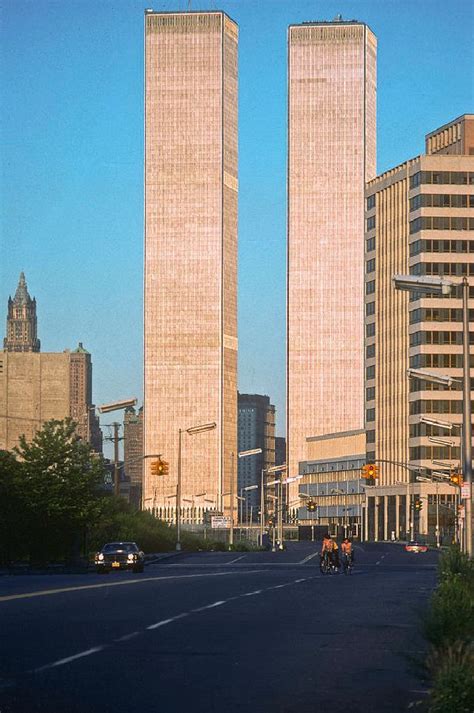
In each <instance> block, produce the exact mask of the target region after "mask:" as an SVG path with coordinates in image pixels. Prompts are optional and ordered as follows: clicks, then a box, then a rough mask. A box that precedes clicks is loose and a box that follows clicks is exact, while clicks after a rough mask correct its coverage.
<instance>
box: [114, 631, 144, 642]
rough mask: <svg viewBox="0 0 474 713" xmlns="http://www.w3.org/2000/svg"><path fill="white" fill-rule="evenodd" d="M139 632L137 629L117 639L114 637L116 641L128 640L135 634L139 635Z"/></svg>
mask: <svg viewBox="0 0 474 713" xmlns="http://www.w3.org/2000/svg"><path fill="white" fill-rule="evenodd" d="M139 635H140V632H139V631H132V633H131V634H125V636H119V638H118V639H114V641H115V642H116V643H119V642H120V641H130V639H134V638H135V636H139Z"/></svg>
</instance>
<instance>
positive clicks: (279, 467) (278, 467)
mask: <svg viewBox="0 0 474 713" xmlns="http://www.w3.org/2000/svg"><path fill="white" fill-rule="evenodd" d="M283 470H286V463H282V464H281V465H273V466H271V467H270V468H266V469H265V468H262V472H261V480H260V547H261V546H262V544H263V530H264V527H265V473H267V474H268V473H279V472H281V471H283ZM276 482H277V481H275V483H276ZM267 485H270V483H267Z"/></svg>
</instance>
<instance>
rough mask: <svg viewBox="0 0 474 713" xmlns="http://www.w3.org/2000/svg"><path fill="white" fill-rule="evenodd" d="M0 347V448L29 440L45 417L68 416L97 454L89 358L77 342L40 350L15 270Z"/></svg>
mask: <svg viewBox="0 0 474 713" xmlns="http://www.w3.org/2000/svg"><path fill="white" fill-rule="evenodd" d="M3 343H4V350H3V351H0V450H12V449H13V448H14V447H15V446H17V445H18V444H19V439H20V436H21V435H25V436H26V439H27V440H31V439H32V438H33V437H34V435H35V433H36V431H38V430H39V429H40V428H41V427H42V425H43V423H45V421H49V420H50V419H57V420H62V419H64V418H72V419H73V420H74V421H76V423H77V429H76V430H77V433H78V435H79V436H80V437H81V438H83V439H84V440H85V441H87V442H88V443H90V444H91V446H92V448H93V449H94V451H96V452H97V453H102V432H101V430H100V427H99V420H98V418H97V417H96V415H95V409H94V406H93V404H92V361H91V355H90V353H89V352H88V351H87V350H86V349H84V347H83V345H82V343H81V342H79V345H78V347H77V348H76V349H74V350H73V351H70V350H69V349H67V350H65V351H64V352H60V353H45V352H40V341H39V339H38V338H37V319H36V300H35V299H34V298H33V299H31V297H30V295H29V294H28V288H27V285H26V280H25V276H24V274H23V273H21V274H20V279H19V282H18V287H17V290H16V293H15V296H14V298H13V299H12V298H11V297H10V298H9V300H8V316H7V336H6V337H5V339H4V342H3Z"/></svg>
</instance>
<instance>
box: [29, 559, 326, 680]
mask: <svg viewBox="0 0 474 713" xmlns="http://www.w3.org/2000/svg"><path fill="white" fill-rule="evenodd" d="M222 574H230V573H229V572H223V573H222ZM244 574H250V573H244ZM197 576H201V575H197ZM211 576H212V575H211ZM157 579H162V578H160V577H158V578H157ZM165 579H176V578H175V577H166V578H165ZM178 579H179V577H178ZM306 579H309V578H306V577H305V578H303V579H295V580H293V581H291V582H286V583H285V584H277V585H275V586H273V587H267V588H266V589H264V590H262V589H256V590H254V591H253V592H245V593H244V594H239V595H238V596H236V597H230V598H229V599H220V600H219V601H217V602H212V604H206V605H205V606H203V607H198V608H197V609H192V610H191V611H192V612H201V611H206V610H207V609H214V608H215V607H220V606H222V605H223V604H226V603H227V602H229V601H233V600H235V599H240V598H242V597H251V596H253V595H256V594H261V593H262V591H265V592H267V591H269V590H271V589H282V588H283V587H289V586H290V585H292V584H298V583H299V582H305V581H306ZM312 579H314V577H313V578H312ZM189 614H190V612H182V613H181V614H177V615H176V616H172V617H170V618H169V619H162V620H161V621H157V622H156V623H155V624H150V625H149V626H147V627H146V630H147V631H153V630H154V629H159V628H160V627H162V626H166V625H167V624H171V623H172V622H174V621H177V620H178V619H183V618H184V617H186V616H189ZM140 633H141V632H139V631H133V632H132V633H130V634H125V635H124V636H120V637H119V638H118V639H114V642H120V641H129V640H130V639H133V638H134V637H135V636H139V634H140ZM105 648H107V644H106V645H104V646H95V647H94V648H92V649H87V651H81V652H80V653H79V654H74V655H73V656H68V657H67V658H64V659H59V661H54V662H53V663H50V664H46V665H45V666H40V667H39V668H35V669H33V672H34V673H40V672H41V671H46V670H47V669H49V668H55V667H56V666H64V665H65V664H68V663H71V662H72V661H76V660H77V659H81V658H83V657H85V656H91V655H92V654H95V653H98V652H99V651H102V650H103V649H105Z"/></svg>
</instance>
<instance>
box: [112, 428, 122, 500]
mask: <svg viewBox="0 0 474 713" xmlns="http://www.w3.org/2000/svg"><path fill="white" fill-rule="evenodd" d="M113 427H114V493H115V495H116V496H117V497H118V496H119V495H120V468H119V440H120V439H119V428H120V424H119V423H117V422H116V421H115V422H114V423H113Z"/></svg>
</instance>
